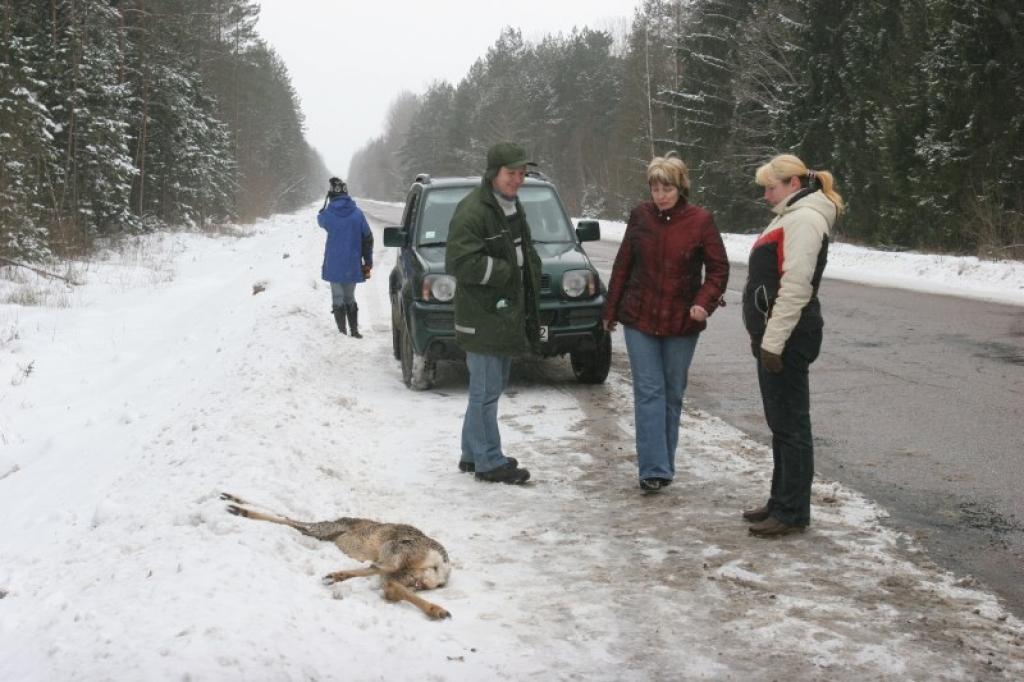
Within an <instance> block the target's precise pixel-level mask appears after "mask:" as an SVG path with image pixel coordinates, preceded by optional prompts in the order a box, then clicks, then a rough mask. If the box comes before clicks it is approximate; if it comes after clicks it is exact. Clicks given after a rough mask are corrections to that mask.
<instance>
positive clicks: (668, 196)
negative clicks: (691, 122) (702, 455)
mask: <svg viewBox="0 0 1024 682" xmlns="http://www.w3.org/2000/svg"><path fill="white" fill-rule="evenodd" d="M647 183H648V185H650V188H651V201H645V202H644V203H642V204H640V205H639V206H637V207H636V208H634V209H633V211H632V213H631V214H630V216H629V223H628V224H627V225H626V233H625V235H624V236H623V238H622V245H621V246H620V247H619V253H618V255H617V256H616V257H615V265H614V266H613V268H612V276H611V281H610V282H609V285H608V296H607V302H606V303H605V307H604V312H603V313H602V319H603V321H604V327H605V329H607V330H609V331H612V330H614V329H615V326H616V323H617V322H622V324H623V327H624V330H623V331H624V334H625V337H626V350H627V352H628V353H629V364H630V368H631V369H632V372H633V401H634V411H635V421H636V453H637V463H638V465H639V469H640V487H641V488H642V489H643V490H644V491H647V492H655V491H657V490H660V489H661V488H663V487H664V486H666V485H668V484H669V483H671V482H672V479H673V477H674V476H675V458H676V443H677V442H678V441H679V418H680V416H681V412H682V408H683V393H685V391H686V377H687V373H688V372H689V369H690V361H691V360H692V359H693V352H694V350H695V349H696V347H697V337H698V336H699V335H700V332H701V331H703V330H704V328H705V327H706V326H707V318H708V316H709V315H711V313H712V312H714V310H715V308H717V307H718V304H719V301H720V300H721V298H722V295H723V294H724V293H725V285H726V282H727V281H728V279H729V260H728V258H727V257H726V255H725V246H724V245H723V244H722V237H721V235H720V234H719V233H718V229H717V228H716V227H715V221H714V220H713V219H712V217H711V214H710V213H708V212H707V211H705V210H704V209H703V208H700V207H699V206H694V205H693V204H691V203H689V202H688V201H687V198H688V197H689V194H690V177H689V173H688V171H687V169H686V164H684V163H683V162H682V160H681V159H679V158H676V157H675V156H674V155H671V154H670V155H668V156H666V157H661V156H659V157H657V158H655V159H654V160H653V161H651V163H650V165H648V166H647Z"/></svg>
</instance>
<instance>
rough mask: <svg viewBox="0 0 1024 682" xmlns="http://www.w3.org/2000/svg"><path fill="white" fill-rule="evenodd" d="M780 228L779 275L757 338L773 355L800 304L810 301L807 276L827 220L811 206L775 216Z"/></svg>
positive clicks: (811, 274) (794, 321)
mask: <svg viewBox="0 0 1024 682" xmlns="http://www.w3.org/2000/svg"><path fill="white" fill-rule="evenodd" d="M776 222H777V223H778V224H779V225H781V228H780V229H782V230H783V235H784V236H783V240H782V257H783V260H782V277H781V279H780V282H779V293H778V296H777V297H776V299H775V306H774V307H773V308H772V315H771V318H769V320H768V326H767V328H766V329H765V332H764V338H763V339H762V340H761V348H763V349H764V350H766V351H768V352H769V353H775V354H776V355H781V354H782V349H783V348H784V347H785V345H786V341H788V340H789V335H790V334H792V333H793V329H794V328H795V327H796V324H797V322H799V321H800V314H801V313H802V312H803V309H804V306H806V305H807V303H808V302H809V301H810V300H811V296H812V295H813V294H814V287H813V286H812V285H811V278H813V277H814V268H815V267H816V266H817V263H818V252H820V251H821V245H822V243H823V241H824V239H825V236H826V235H827V234H828V221H826V220H825V217H824V216H822V215H821V214H820V213H818V212H817V211H815V210H814V209H811V208H797V209H796V210H794V211H792V212H789V213H786V214H784V215H782V216H779V218H777V219H776Z"/></svg>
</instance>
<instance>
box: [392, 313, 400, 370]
mask: <svg viewBox="0 0 1024 682" xmlns="http://www.w3.org/2000/svg"><path fill="white" fill-rule="evenodd" d="M391 348H392V352H393V353H394V354H395V360H401V359H402V332H401V330H400V329H399V328H398V325H396V324H395V321H394V320H391Z"/></svg>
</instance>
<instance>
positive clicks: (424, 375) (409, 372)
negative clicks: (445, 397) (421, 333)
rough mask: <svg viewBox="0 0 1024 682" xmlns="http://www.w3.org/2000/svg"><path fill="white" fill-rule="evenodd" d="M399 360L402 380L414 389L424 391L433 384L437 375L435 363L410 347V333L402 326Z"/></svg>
mask: <svg viewBox="0 0 1024 682" xmlns="http://www.w3.org/2000/svg"><path fill="white" fill-rule="evenodd" d="M399 335H400V336H401V338H402V343H401V351H402V352H401V358H400V359H401V361H402V381H403V382H405V385H406V386H408V387H409V388H411V389H412V390H414V391H425V390H427V389H428V388H430V387H431V386H433V385H434V379H435V378H436V375H437V363H436V362H435V361H434V360H428V359H427V358H425V357H423V356H422V355H420V354H418V353H417V352H416V351H415V350H414V349H413V347H412V335H411V334H410V333H409V331H408V329H406V328H404V327H403V328H402V331H401V332H400V333H399Z"/></svg>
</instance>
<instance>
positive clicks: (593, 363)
mask: <svg viewBox="0 0 1024 682" xmlns="http://www.w3.org/2000/svg"><path fill="white" fill-rule="evenodd" d="M569 362H570V363H571V364H572V373H573V374H575V375H576V379H577V381H579V382H580V383H583V384H603V383H604V380H605V379H607V378H608V370H610V369H611V367H612V336H611V334H609V333H608V332H606V331H603V330H602V331H601V332H600V334H599V335H598V337H597V347H596V348H594V349H593V350H574V351H570V353H569Z"/></svg>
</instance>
